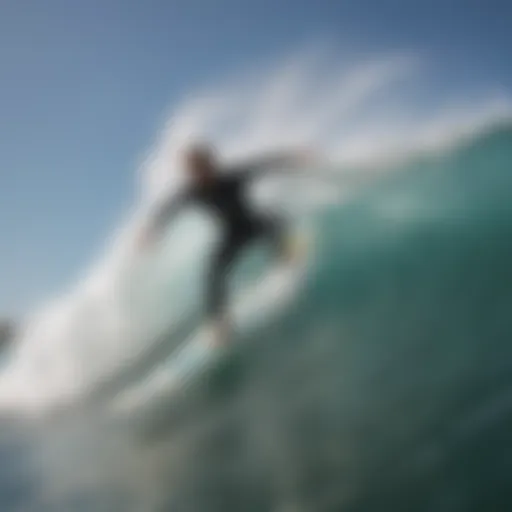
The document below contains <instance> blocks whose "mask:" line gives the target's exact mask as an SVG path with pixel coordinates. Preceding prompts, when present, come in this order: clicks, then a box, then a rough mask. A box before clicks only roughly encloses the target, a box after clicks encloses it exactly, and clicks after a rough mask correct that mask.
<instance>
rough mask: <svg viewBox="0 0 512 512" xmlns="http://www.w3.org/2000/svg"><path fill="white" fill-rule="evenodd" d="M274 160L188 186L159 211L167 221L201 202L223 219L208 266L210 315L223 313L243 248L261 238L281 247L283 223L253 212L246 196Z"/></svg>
mask: <svg viewBox="0 0 512 512" xmlns="http://www.w3.org/2000/svg"><path fill="white" fill-rule="evenodd" d="M272 163H274V162H273V161H270V162H269V163H265V162H262V163H260V164H258V165H252V166H246V167H244V168H242V169H237V170H232V171H231V172H226V173H222V174H220V175H218V176H216V177H215V178H214V180H212V182H211V183H208V184H207V185H204V186H193V187H189V188H188V189H186V190H185V191H184V192H182V193H181V194H180V195H179V196H178V197H176V198H175V199H174V200H172V201H170V202H169V203H168V204H167V205H165V207H164V208H163V210H162V211H161V212H160V215H159V218H160V221H161V222H164V221H165V220H166V219H167V218H168V217H169V216H171V215H172V214H173V213H174V212H175V211H177V210H178V209H181V208H182V207H183V206H185V205H188V204H191V205H198V206H201V207H203V208H206V209H207V210H208V211H209V212H211V213H212V214H213V215H214V216H215V217H216V218H217V219H218V220H219V221H220V225H221V229H222V236H221V241H220V243H219V246H218V248H217V250H216V251H215V252H214V254H213V255H212V258H211V261H210V265H209V269H208V278H207V291H206V313H207V315H208V316H209V317H214V318H217V317H218V316H219V315H221V314H222V313H223V312H224V307H225V304H226V289H227V282H226V281H227V277H228V274H229V271H230V269H231V267H232V265H233V263H234V261H235V259H236V257H237V256H238V255H239V253H240V251H241V250H242V249H244V248H245V247H246V246H247V245H248V244H249V243H251V242H253V241H255V240H259V239H267V240H268V241H269V242H270V243H271V244H272V247H273V248H274V249H275V250H276V252H278V251H280V250H281V248H282V240H283V229H282V223H281V222H280V221H279V220H278V219H277V218H276V217H270V216H265V215H261V214H258V213H256V212H254V211H253V210H252V209H251V208H250V206H249V203H248V201H247V198H246V191H247V185H248V184H249V182H250V181H252V178H253V177H255V176H258V175H259V174H260V173H261V172H262V171H264V170H265V169H266V168H268V167H270V165H271V164H272ZM233 171H234V172H233Z"/></svg>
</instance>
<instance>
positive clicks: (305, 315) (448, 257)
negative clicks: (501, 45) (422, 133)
mask: <svg viewBox="0 0 512 512" xmlns="http://www.w3.org/2000/svg"><path fill="white" fill-rule="evenodd" d="M402 165H403V171H404V172H397V173H393V174H390V175H389V176H387V177H383V178H382V179H380V180H377V181H375V182H374V183H372V184H371V185H370V186H368V187H366V188H364V189H362V190H359V191H358V192H357V193H355V194H353V196H352V197H351V198H350V199H349V200H346V201H344V202H343V203H342V204H332V205H330V206H326V207H324V208H322V209H321V210H317V211H316V212H315V213H311V218H310V221H311V222H312V225H313V226H314V231H315V263H314V268H313V270H312V272H311V274H310V275H309V276H308V278H307V282H306V283H305V285H304V287H303V288H302V289H301V291H300V293H299V294H298V295H297V296H296V297H295V300H294V301H293V303H292V304H290V306H289V307H288V308H287V309H286V310H285V311H283V312H281V313H280V314H279V315H278V316H276V317H273V318H272V320H271V321H269V322H264V323H262V324H261V325H259V326H258V328H257V329H255V330H253V331H251V332H250V333H249V334H244V333H243V332H240V333H239V335H238V338H239V340H238V341H243V343H241V344H240V345H239V346H237V347H236V348H235V349H233V351H231V352H230V353H229V354H228V355H226V356H225V357H224V358H223V359H222V360H221V361H219V362H218V363H217V364H216V365H215V366H214V367H213V368H211V369H210V371H208V372H207V373H206V374H205V375H203V376H202V377H201V378H198V379H196V380H195V381H193V382H189V383H188V384H187V386H183V387H182V388H180V389H178V391H177V392H174V393H172V394H168V395H166V396H164V397H161V398H160V399H158V400H155V401H154V402H153V403H151V404H145V407H144V408H141V409H140V411H137V413H136V414H133V415H131V416H129V417H126V416H122V415H116V414H111V413H108V414H107V412H106V411H107V410H109V409H108V404H109V403H111V401H112V400H113V399H114V398H115V397H116V395H117V394H118V393H119V392H120V391H122V390H123V389H125V388H126V387H127V386H128V384H130V385H131V384H133V383H134V382H135V381H137V380H138V379H142V378H143V376H144V375H146V374H151V372H152V371H153V368H155V367H156V366H157V364H158V363H159V362H161V361H162V360H163V359H164V358H166V357H171V358H172V354H173V348H174V347H175V346H176V345H177V343H178V342H179V340H180V339H183V338H184V336H185V334H186V333H188V332H190V330H191V329H193V328H194V322H195V319H194V317H193V315H192V316H191V317H189V318H188V319H187V320H186V321H184V322H183V325H181V326H180V329H181V330H180V329H177V330H176V329H175V330H173V331H172V332H169V333H168V334H165V335H162V336H161V339H160V340H159V343H158V344H153V345H152V347H153V348H152V350H151V351H148V352H147V353H145V354H144V357H143V358H142V357H141V359H140V360H137V362H136V364H134V365H130V366H127V371H124V372H120V373H119V374H118V378H116V379H114V380H113V381H112V382H109V383H108V385H107V384H105V383H104V384H105V385H102V386H99V387H97V388H96V389H95V392H94V393H92V394H91V395H90V397H92V398H90V400H88V401H83V400H82V401H80V402H77V403H75V404H74V406H73V407H68V408H66V409H64V410H59V411H58V413H55V412H54V413H52V414H51V415H43V416H42V417H38V419H34V418H29V417H27V416H26V415H23V414H21V412H20V411H13V410H12V409H11V410H10V411H9V412H7V411H5V412H2V414H1V417H0V509H1V510H2V511H5V512H11V511H20V512H21V511H23V512H29V511H38V512H39V511H41V512H42V511H52V512H53V511H63V512H74V511H77V512H78V511H83V512H89V511H91V512H92V511H94V512H96V511H108V512H110V511H121V510H122V511H127V512H130V511H153V510H154V511H177V512H181V511H187V512H188V511H191V512H195V511H201V512H202V511H207V512H215V511H219V512H220V511H222V512H227V511H237V512H238V511H244V512H245V511H247V512H251V511H254V512H266V511H278V512H292V511H293V512H303V511H305V512H310V511H315V512H316V511H354V512H356V511H358V512H359V511H361V512H362V511H375V510H379V511H387V510H389V511H393V512H396V511H401V510H403V511H425V512H427V511H429V512H430V511H435V512H441V511H449V512H451V511H482V510H489V511H490V510H492V511H500V510H504V511H505V510H510V509H511V508H512V490H511V489H512V372H511V371H512V314H511V308H512V268H511V265H510V263H511V261H512V201H511V190H512V170H511V169H512V127H511V126H509V125H506V124H505V125H501V126H498V127H496V128H494V129H490V130H488V131H487V132H485V133H483V134H481V135H479V136H477V137H475V138H472V139H471V140H468V141H467V142H465V143H463V144H462V145H459V146H457V147H455V148H452V149H450V150H449V151H446V152H444V153H442V154H436V155H428V156H424V157H423V158H421V159H420V158H417V159H415V160H412V161H409V162H408V163H404V164H402ZM5 364H6V365H7V366H8V365H9V362H8V361H7V362H6V363H5Z"/></svg>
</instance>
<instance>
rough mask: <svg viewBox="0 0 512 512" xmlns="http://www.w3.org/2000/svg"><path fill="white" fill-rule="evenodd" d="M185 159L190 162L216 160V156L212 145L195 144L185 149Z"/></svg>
mask: <svg viewBox="0 0 512 512" xmlns="http://www.w3.org/2000/svg"><path fill="white" fill-rule="evenodd" d="M184 155H185V158H186V159H190V160H207V161H212V160H215V157H216V154H215V149H214V147H213V145H212V144H208V143H207V142H204V141H201V142H195V143H194V144H191V145H190V146H188V147H187V148H186V149H185V153H184Z"/></svg>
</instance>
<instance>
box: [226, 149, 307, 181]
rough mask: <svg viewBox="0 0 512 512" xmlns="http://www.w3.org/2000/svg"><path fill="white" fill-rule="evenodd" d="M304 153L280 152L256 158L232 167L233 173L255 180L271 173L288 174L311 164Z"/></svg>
mask: <svg viewBox="0 0 512 512" xmlns="http://www.w3.org/2000/svg"><path fill="white" fill-rule="evenodd" d="M310 156H311V155H310V153H306V152H305V151H300V150H299V151H280V152H276V153H270V154H267V155H263V156H261V157H257V158H254V159H251V160H248V161H245V162H241V163H238V164H236V165H234V166H233V171H234V172H236V173H238V174H240V175H241V176H243V177H247V178H255V177H259V176H262V175H265V174H270V173H273V172H288V171H294V170H296V169H299V168H302V167H304V166H305V165H307V164H308V163H311V158H310Z"/></svg>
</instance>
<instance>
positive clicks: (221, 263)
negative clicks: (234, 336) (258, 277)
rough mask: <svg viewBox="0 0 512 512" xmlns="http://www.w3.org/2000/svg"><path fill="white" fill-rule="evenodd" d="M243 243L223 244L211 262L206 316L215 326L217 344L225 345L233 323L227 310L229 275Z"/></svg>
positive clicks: (227, 242) (228, 242)
mask: <svg viewBox="0 0 512 512" xmlns="http://www.w3.org/2000/svg"><path fill="white" fill-rule="evenodd" d="M243 245H244V244H243V241H242V240H239V239H237V238H233V237H231V238H229V239H227V240H225V241H224V242H223V243H221V245H220V248H219V250H218V251H217V252H216V254H214V256H213V257H212V260H211V262H210V268H209V271H208V279H207V283H206V286H207V289H206V314H207V317H208V321H209V323H211V324H213V328H214V330H215V333H214V336H215V341H216V343H223V342H224V341H225V340H226V339H227V338H228V337H229V331H230V328H231V322H230V321H229V314H228V311H227V310H226V305H227V286H228V278H229V273H230V271H231V269H232V267H233V263H234V261H235V258H236V256H237V254H238V253H239V251H240V249H241V248H242V246H243Z"/></svg>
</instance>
